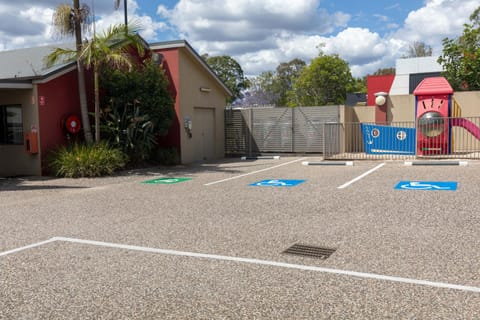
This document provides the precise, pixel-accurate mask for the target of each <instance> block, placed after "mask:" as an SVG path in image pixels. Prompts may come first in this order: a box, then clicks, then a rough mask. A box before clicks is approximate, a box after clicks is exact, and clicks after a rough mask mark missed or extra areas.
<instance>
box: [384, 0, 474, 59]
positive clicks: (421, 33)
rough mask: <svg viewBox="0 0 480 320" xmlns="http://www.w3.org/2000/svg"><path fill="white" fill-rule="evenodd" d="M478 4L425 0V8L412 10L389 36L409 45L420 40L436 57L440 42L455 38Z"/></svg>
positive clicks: (439, 51) (450, 0)
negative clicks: (429, 47)
mask: <svg viewBox="0 0 480 320" xmlns="http://www.w3.org/2000/svg"><path fill="white" fill-rule="evenodd" d="M479 5H480V3H479V1H478V0H462V2H461V4H460V3H459V1H457V0H429V1H427V3H426V5H425V6H424V7H422V8H420V9H418V10H415V11H412V12H410V13H409V14H408V16H407V18H406V19H405V23H404V26H403V27H402V28H401V29H400V30H398V31H397V32H396V33H395V34H394V35H393V37H395V38H398V39H402V40H404V41H407V42H408V43H412V42H413V41H422V42H425V43H426V44H428V45H430V46H432V48H433V49H434V54H440V53H441V49H442V46H441V45H442V39H444V38H446V37H449V38H454V37H458V36H459V35H460V34H461V33H462V31H463V25H464V24H465V23H468V22H469V16H470V14H471V13H472V12H473V11H474V10H475V9H476V8H477V7H478V6H479Z"/></svg>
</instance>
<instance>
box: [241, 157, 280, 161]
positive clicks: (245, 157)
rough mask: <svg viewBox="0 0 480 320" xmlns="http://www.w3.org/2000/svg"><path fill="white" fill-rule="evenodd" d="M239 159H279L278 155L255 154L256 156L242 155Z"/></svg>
mask: <svg viewBox="0 0 480 320" xmlns="http://www.w3.org/2000/svg"><path fill="white" fill-rule="evenodd" d="M240 159H241V160H267V159H270V160H280V156H256V157H249V156H243V157H241V158H240Z"/></svg>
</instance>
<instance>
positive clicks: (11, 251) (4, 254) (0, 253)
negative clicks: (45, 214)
mask: <svg viewBox="0 0 480 320" xmlns="http://www.w3.org/2000/svg"><path fill="white" fill-rule="evenodd" d="M57 240H58V239H55V238H51V239H48V240H45V241H41V242H37V243H33V244H29V245H28V246H24V247H20V248H16V249H12V250H8V251H4V252H0V257H3V256H7V255H9V254H12V253H16V252H20V251H23V250H27V249H31V248H35V247H39V246H43V245H44V244H47V243H50V242H54V241H57Z"/></svg>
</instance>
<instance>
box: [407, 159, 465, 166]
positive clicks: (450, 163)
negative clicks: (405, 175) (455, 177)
mask: <svg viewBox="0 0 480 320" xmlns="http://www.w3.org/2000/svg"><path fill="white" fill-rule="evenodd" d="M404 164H405V165H406V166H467V165H468V162H467V161H458V160H455V161H405V162H404Z"/></svg>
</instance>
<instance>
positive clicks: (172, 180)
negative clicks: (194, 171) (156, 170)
mask: <svg viewBox="0 0 480 320" xmlns="http://www.w3.org/2000/svg"><path fill="white" fill-rule="evenodd" d="M188 180H192V178H157V179H152V180H147V181H143V182H142V183H147V184H174V183H179V182H183V181H188Z"/></svg>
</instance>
